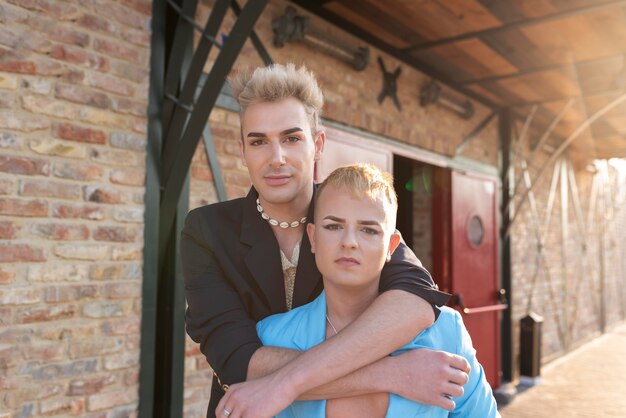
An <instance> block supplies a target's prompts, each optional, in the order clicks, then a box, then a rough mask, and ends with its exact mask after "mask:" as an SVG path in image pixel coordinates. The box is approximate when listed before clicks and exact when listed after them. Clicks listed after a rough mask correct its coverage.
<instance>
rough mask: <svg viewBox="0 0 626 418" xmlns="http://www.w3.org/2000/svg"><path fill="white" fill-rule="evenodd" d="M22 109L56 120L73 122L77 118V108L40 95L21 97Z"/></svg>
mask: <svg viewBox="0 0 626 418" xmlns="http://www.w3.org/2000/svg"><path fill="white" fill-rule="evenodd" d="M21 99H22V107H23V108H24V109H26V110H28V111H30V112H32V113H39V114H42V115H46V116H54V117H56V118H62V119H71V120H75V119H78V117H79V112H78V110H79V107H78V106H77V105H75V104H71V103H66V102H61V101H59V100H55V99H53V98H50V97H46V96H40V95H23V96H22V97H21Z"/></svg>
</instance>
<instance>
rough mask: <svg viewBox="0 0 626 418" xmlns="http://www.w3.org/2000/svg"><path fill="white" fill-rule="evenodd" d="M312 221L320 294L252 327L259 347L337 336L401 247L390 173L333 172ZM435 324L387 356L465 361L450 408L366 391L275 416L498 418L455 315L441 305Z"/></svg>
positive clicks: (295, 345) (307, 344)
mask: <svg viewBox="0 0 626 418" xmlns="http://www.w3.org/2000/svg"><path fill="white" fill-rule="evenodd" d="M314 205H315V222H314V223H310V224H308V225H307V233H308V235H309V239H310V241H311V249H312V251H313V252H314V253H315V261H316V263H317V266H318V268H319V270H320V271H321V273H322V280H323V282H324V291H323V292H322V294H321V295H320V296H318V297H317V298H316V299H315V300H314V301H313V302H311V303H308V304H306V305H303V306H300V307H299V308H295V309H293V310H291V311H289V312H286V313H281V314H276V315H272V316H270V317H267V318H265V319H263V320H262V321H261V322H259V323H258V324H257V330H258V332H259V336H260V337H261V341H263V344H265V345H270V346H277V347H284V348H291V349H296V350H308V349H310V348H311V347H314V346H316V345H318V344H321V343H322V342H324V341H325V340H327V339H332V338H334V337H335V336H336V335H339V334H340V333H341V332H343V330H344V329H345V327H347V326H348V325H349V324H350V323H352V322H353V321H354V320H355V319H356V318H357V317H358V316H359V315H360V314H361V313H362V312H363V311H365V310H366V309H367V308H368V307H369V305H370V304H371V303H372V302H373V301H374V300H375V299H376V297H377V296H378V282H379V280H380V272H381V271H382V269H383V266H384V265H385V263H387V262H388V261H389V260H390V258H391V254H392V253H393V252H394V250H395V249H396V247H397V246H398V244H399V242H400V237H399V235H398V234H397V232H396V231H395V219H396V211H397V207H398V205H397V198H396V194H395V191H394V188H393V181H392V179H391V176H390V175H389V174H388V173H385V172H382V171H381V170H379V169H378V168H377V167H375V166H372V165H369V164H354V165H349V166H345V167H340V168H338V169H336V170H335V171H333V172H332V173H331V174H330V175H329V176H328V177H327V178H326V180H324V182H323V183H322V184H321V185H320V186H319V187H318V189H317V193H316V195H315V200H314ZM439 309H440V311H441V313H440V315H439V318H438V319H437V321H436V322H435V323H434V324H433V325H432V326H431V327H430V328H428V329H427V330H425V331H424V332H422V333H420V334H419V335H418V336H416V337H415V338H414V339H413V340H412V341H410V342H409V343H408V344H406V345H405V346H403V347H401V348H400V349H399V350H397V351H396V352H394V353H393V355H397V354H400V353H402V352H406V351H408V350H414V349H416V348H423V347H427V348H431V349H435V350H446V351H449V352H452V353H455V354H458V355H461V356H463V357H464V358H465V359H466V360H467V361H468V362H469V363H470V365H471V371H470V374H469V383H468V384H467V385H466V386H465V391H464V393H463V394H462V395H461V396H459V397H457V398H456V399H455V403H456V405H455V408H454V409H453V410H452V411H446V410H445V409H442V408H438V407H436V406H429V405H424V404H422V403H418V402H414V401H411V400H409V399H406V398H403V397H401V396H398V395H396V394H394V393H391V394H388V393H384V392H383V393H372V394H365V395H357V396H351V397H346V398H339V399H332V400H328V401H324V400H317V401H296V402H294V403H292V404H291V405H290V406H288V407H287V408H286V409H284V410H283V411H281V412H280V413H278V414H277V415H276V416H277V417H278V418H324V417H327V418H333V417H336V418H361V417H368V418H377V417H381V418H382V417H390V418H404V417H413V416H429V417H433V418H445V417H469V418H471V417H480V418H495V417H499V416H500V415H499V413H498V410H497V406H496V402H495V399H494V397H493V394H492V392H491V388H490V387H489V384H488V383H487V380H486V378H485V375H484V372H483V369H482V366H481V365H480V364H479V363H478V360H477V359H476V350H474V348H473V347H472V341H471V339H470V337H469V334H468V333H467V330H466V329H465V326H464V325H463V320H462V319H461V315H460V314H459V313H458V312H457V311H455V310H454V309H451V308H448V307H442V308H439Z"/></svg>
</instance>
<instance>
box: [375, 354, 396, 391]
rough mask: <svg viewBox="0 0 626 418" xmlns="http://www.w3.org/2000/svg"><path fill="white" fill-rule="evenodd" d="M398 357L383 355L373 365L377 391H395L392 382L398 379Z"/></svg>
mask: <svg viewBox="0 0 626 418" xmlns="http://www.w3.org/2000/svg"><path fill="white" fill-rule="evenodd" d="M397 363H398V358H397V357H395V356H387V357H383V358H382V359H380V360H379V361H377V362H376V363H375V365H374V367H375V372H374V373H375V374H374V375H375V386H376V390H377V392H386V393H392V392H393V393H397V390H396V389H397V388H396V387H395V385H394V383H395V382H396V381H397V380H398V379H397V377H398V373H401V371H400V370H397Z"/></svg>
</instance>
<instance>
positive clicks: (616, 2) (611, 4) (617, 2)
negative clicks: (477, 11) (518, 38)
mask: <svg viewBox="0 0 626 418" xmlns="http://www.w3.org/2000/svg"><path fill="white" fill-rule="evenodd" d="M624 5H626V0H613V1H606V2H602V3H596V2H594V3H593V4H591V5H588V6H584V7H580V8H576V9H571V10H567V11H564V12H559V13H555V14H552V15H549V16H543V17H539V18H536V19H527V20H522V21H516V22H512V23H508V24H504V25H502V26H498V27H495V28H490V29H484V30H480V31H474V32H466V33H463V34H459V35H456V36H451V37H447V38H439V39H437V40H435V41H431V42H428V43H423V44H421V45H416V46H413V47H411V48H409V49H408V50H407V51H406V52H415V51H417V50H421V49H427V48H432V47H434V46H437V45H443V44H448V43H452V42H458V41H461V40H464V39H469V38H475V37H483V36H490V35H497V34H501V33H502V32H504V31H509V30H512V29H520V28H523V27H526V26H532V25H537V24H540V23H545V22H549V21H552V20H560V19H564V18H566V17H571V16H577V15H581V14H586V13H591V12H593V11H597V10H603V9H609V8H611V9H612V8H615V7H621V6H624Z"/></svg>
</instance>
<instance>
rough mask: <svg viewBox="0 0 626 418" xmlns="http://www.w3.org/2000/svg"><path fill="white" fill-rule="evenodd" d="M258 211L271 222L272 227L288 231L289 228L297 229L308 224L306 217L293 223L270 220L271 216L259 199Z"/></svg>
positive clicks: (257, 202) (257, 201)
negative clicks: (264, 209)
mask: <svg viewBox="0 0 626 418" xmlns="http://www.w3.org/2000/svg"><path fill="white" fill-rule="evenodd" d="M256 210H258V211H259V213H260V214H261V218H263V219H265V220H266V221H267V222H269V224H270V225H272V226H279V227H281V228H283V229H287V228H289V227H292V228H297V227H299V226H300V225H304V224H305V223H306V216H305V217H304V218H302V219H300V220H299V221H293V222H279V221H277V220H276V219H273V218H270V217H269V215H268V214H267V213H265V211H263V206H261V202H260V201H259V198H258V197H257V198H256Z"/></svg>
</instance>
